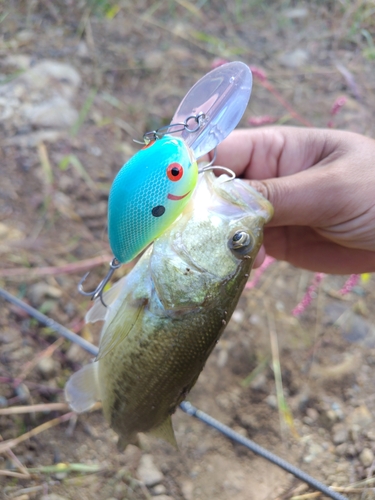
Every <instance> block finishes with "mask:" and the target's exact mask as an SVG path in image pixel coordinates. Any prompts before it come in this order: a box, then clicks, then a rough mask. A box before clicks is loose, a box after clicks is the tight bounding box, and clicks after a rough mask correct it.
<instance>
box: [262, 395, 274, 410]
mask: <svg viewBox="0 0 375 500" xmlns="http://www.w3.org/2000/svg"><path fill="white" fill-rule="evenodd" d="M265 402H266V403H267V404H268V406H270V407H271V408H277V398H276V396H275V395H274V394H270V395H269V396H267V397H266V399H265Z"/></svg>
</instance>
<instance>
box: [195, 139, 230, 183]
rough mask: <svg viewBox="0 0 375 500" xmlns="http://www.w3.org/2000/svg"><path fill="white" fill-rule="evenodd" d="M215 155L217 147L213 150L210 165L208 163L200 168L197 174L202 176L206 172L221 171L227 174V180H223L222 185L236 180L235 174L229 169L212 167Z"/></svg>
mask: <svg viewBox="0 0 375 500" xmlns="http://www.w3.org/2000/svg"><path fill="white" fill-rule="evenodd" d="M216 153H217V147H215V148H214V155H213V157H212V160H211V161H210V163H208V164H207V165H205V166H204V167H202V168H200V169H199V170H198V174H202V173H203V172H206V171H207V170H223V171H224V172H225V173H227V174H228V175H229V179H225V181H223V183H224V182H229V181H232V180H233V179H235V178H236V174H235V173H234V172H233V170H231V169H230V168H227V167H220V166H218V165H214V163H215V160H216Z"/></svg>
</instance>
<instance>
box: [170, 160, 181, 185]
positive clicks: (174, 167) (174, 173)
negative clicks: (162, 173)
mask: <svg viewBox="0 0 375 500" xmlns="http://www.w3.org/2000/svg"><path fill="white" fill-rule="evenodd" d="M183 174H184V169H183V168H182V165H180V164H179V163H171V164H170V165H168V168H167V177H168V179H169V180H170V181H172V182H176V181H179V180H180V179H181V177H182V176H183Z"/></svg>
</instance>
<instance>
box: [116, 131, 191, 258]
mask: <svg viewBox="0 0 375 500" xmlns="http://www.w3.org/2000/svg"><path fill="white" fill-rule="evenodd" d="M197 180H198V165H197V162H196V159H195V157H194V154H193V152H192V150H191V148H189V146H187V145H186V143H185V141H184V140H183V139H181V138H179V137H173V136H171V135H165V136H164V137H162V138H161V139H156V140H150V141H149V142H148V143H147V144H146V145H145V146H144V147H143V148H142V149H141V150H140V151H138V152H137V153H136V154H135V155H134V156H132V158H130V160H129V161H128V162H127V163H125V165H124V166H123V167H122V168H121V169H120V171H119V172H118V174H117V175H116V177H115V179H114V181H113V184H112V186H111V189H110V192H109V199H108V238H109V243H110V246H111V249H112V252H113V255H114V256H115V258H116V259H117V260H118V262H121V263H126V262H130V261H131V260H133V259H134V258H135V257H136V256H137V255H138V254H139V253H140V252H141V251H142V250H144V249H145V248H146V247H147V246H148V245H149V244H150V243H151V242H152V241H153V240H155V239H156V238H157V237H158V236H159V235H160V234H161V233H162V232H164V231H165V229H166V228H167V227H168V226H170V225H171V224H172V222H173V221H174V220H175V219H176V218H177V217H178V216H179V214H180V213H181V212H182V211H183V209H184V207H185V206H186V205H187V203H188V202H189V199H190V198H191V196H192V194H193V191H194V188H195V186H196V184H197Z"/></svg>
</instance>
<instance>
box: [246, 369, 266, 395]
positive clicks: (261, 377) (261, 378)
mask: <svg viewBox="0 0 375 500" xmlns="http://www.w3.org/2000/svg"><path fill="white" fill-rule="evenodd" d="M250 387H251V388H252V389H253V390H254V391H266V390H267V377H266V375H265V373H259V374H258V375H257V376H256V377H255V378H254V380H252V381H251V383H250Z"/></svg>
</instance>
